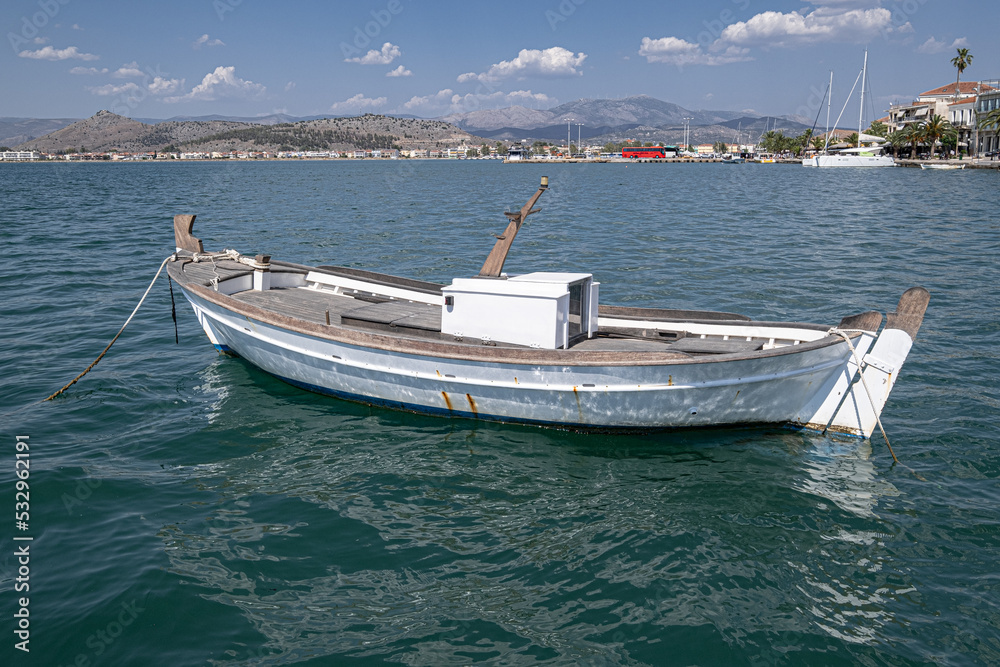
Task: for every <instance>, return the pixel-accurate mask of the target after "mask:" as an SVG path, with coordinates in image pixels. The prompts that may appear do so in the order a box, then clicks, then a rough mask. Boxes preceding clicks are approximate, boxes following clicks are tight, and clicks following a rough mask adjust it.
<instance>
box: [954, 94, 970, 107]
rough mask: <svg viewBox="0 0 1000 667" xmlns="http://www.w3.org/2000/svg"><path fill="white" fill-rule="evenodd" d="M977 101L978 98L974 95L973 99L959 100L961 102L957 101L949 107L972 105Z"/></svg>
mask: <svg viewBox="0 0 1000 667" xmlns="http://www.w3.org/2000/svg"><path fill="white" fill-rule="evenodd" d="M975 101H976V96H975V95H973V96H972V97H964V98H962V99H960V100H959V101H957V102H952V103H951V104H949V105H948V106H950V107H953V106H955V105H956V104H971V103H973V102H975Z"/></svg>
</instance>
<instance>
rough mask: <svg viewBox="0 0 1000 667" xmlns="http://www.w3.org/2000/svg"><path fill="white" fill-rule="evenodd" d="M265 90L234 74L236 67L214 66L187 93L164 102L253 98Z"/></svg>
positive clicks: (164, 99) (166, 98)
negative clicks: (211, 70)
mask: <svg viewBox="0 0 1000 667" xmlns="http://www.w3.org/2000/svg"><path fill="white" fill-rule="evenodd" d="M266 90H267V88H265V87H264V86H263V85H262V84H259V83H254V82H253V81H247V80H246V79H241V78H239V77H238V76H236V68H235V67H233V66H229V67H221V66H220V67H216V68H215V71H214V72H210V73H209V74H206V75H205V78H203V79H202V80H201V83H199V84H198V85H197V86H195V87H194V88H192V89H191V92H190V93H188V94H187V95H180V96H176V97H165V98H163V101H164V102H171V103H173V102H212V101H215V100H219V99H224V98H242V99H248V98H255V97H260V96H261V95H263V94H264V92H265V91H266Z"/></svg>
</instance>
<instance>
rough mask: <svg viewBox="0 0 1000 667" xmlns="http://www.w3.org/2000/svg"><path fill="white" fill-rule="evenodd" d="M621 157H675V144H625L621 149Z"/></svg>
mask: <svg viewBox="0 0 1000 667" xmlns="http://www.w3.org/2000/svg"><path fill="white" fill-rule="evenodd" d="M622 157H644V158H657V157H658V158H665V157H677V146H641V147H640V146H633V147H629V146H626V147H625V148H623V149H622Z"/></svg>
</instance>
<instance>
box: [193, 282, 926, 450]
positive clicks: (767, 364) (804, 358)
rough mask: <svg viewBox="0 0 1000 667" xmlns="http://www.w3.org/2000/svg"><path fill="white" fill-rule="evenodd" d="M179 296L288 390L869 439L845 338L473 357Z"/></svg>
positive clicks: (631, 424) (593, 424) (573, 422)
mask: <svg viewBox="0 0 1000 667" xmlns="http://www.w3.org/2000/svg"><path fill="white" fill-rule="evenodd" d="M184 291H185V295H186V296H187V298H188V300H189V301H190V303H191V305H192V306H193V307H194V310H195V312H196V314H197V316H198V320H199V322H200V323H201V324H202V326H203V328H204V329H205V332H206V333H207V334H208V336H209V338H210V340H211V341H212V343H213V344H214V345H215V346H216V347H217V348H218V349H220V350H222V351H225V352H229V353H234V354H237V355H239V356H240V357H243V358H245V359H246V360H247V361H248V362H250V363H251V364H253V365H255V366H257V367H259V368H261V369H262V370H264V371H266V372H268V373H270V374H272V375H274V376H276V377H278V378H280V379H282V380H284V381H286V382H289V383H291V384H294V385H297V386H300V387H303V388H305V389H309V390H312V391H316V392H319V393H323V394H329V395H332V396H337V397H340V398H346V399H350V400H356V401H361V402H365V403H369V404H375V405H381V406H386V407H392V408H397V409H405V410H412V411H416V412H425V413H431V414H444V415H451V416H458V417H469V418H475V419H486V420H493V421H503V422H522V423H534V424H545V425H555V426H561V427H566V428H583V429H612V430H618V429H621V430H629V429H640V430H649V429H659V428H678V427H698V426H719V425H736V424H767V423H775V424H777V423H787V424H792V425H798V426H802V427H807V428H814V429H820V430H822V429H826V428H830V429H832V430H835V431H839V432H845V433H851V434H856V435H861V436H864V437H868V436H870V435H871V433H872V430H873V429H874V427H875V423H876V420H875V416H874V415H875V412H874V411H873V409H872V407H871V402H870V401H869V399H868V397H867V395H866V394H864V392H863V389H862V388H861V386H860V385H859V384H857V383H856V382H854V380H855V375H856V371H857V367H856V365H855V364H854V361H853V357H852V356H851V354H850V352H849V350H848V348H847V345H846V343H844V344H833V345H827V346H822V347H818V348H816V349H812V350H809V351H803V352H794V353H787V354H775V355H773V356H762V357H760V358H755V359H740V360H733V361H721V360H720V361H712V362H704V361H703V362H690V363H671V364H665V365H644V366H629V365H595V366H576V365H538V364H532V363H495V362H477V361H471V360H465V359H446V358H441V357H432V356H423V355H414V354H401V353H398V352H394V351H389V350H383V349H376V348H370V347H363V346H358V345H351V344H345V343H343V342H339V341H335V340H327V339H324V338H322V337H318V336H314V335H307V334H304V333H300V332H296V331H290V330H288V329H284V328H281V327H277V326H274V325H272V324H269V323H267V322H264V321H261V320H255V319H253V318H251V317H247V316H246V315H244V314H240V313H237V312H233V311H231V310H229V309H227V308H225V307H222V306H220V305H219V304H218V303H213V302H211V301H209V300H206V299H202V298H200V296H199V295H196V294H192V293H191V292H190V291H188V290H184ZM890 332H891V330H887V331H886V332H883V334H882V336H881V337H880V340H881V338H885V337H886V333H890ZM897 333H899V334H902V338H903V339H905V340H904V341H900V340H897V341H895V342H894V343H893V346H892V347H893V348H894V349H895V347H899V346H900V345H902V347H905V351H903V352H902V354H901V359H905V356H906V351H908V350H909V342H910V340H909V337H908V336H907V335H906V334H905V333H904V332H897ZM889 337H890V338H892V337H893V336H889ZM897 338H898V337H897ZM873 340H874V339H873V337H872V336H870V335H867V334H865V335H862V336H861V337H860V338H856V339H855V347H856V348H857V349H858V354H859V355H862V356H863V355H864V354H865V353H867V352H868V351H869V348H870V347H871V344H872V341H873ZM883 356H886V355H884V354H883ZM896 356H900V355H896ZM901 359H898V360H897V362H896V363H895V364H894V365H892V366H890V367H888V372H885V371H884V370H883V371H881V372H879V373H878V374H877V375H878V377H873V378H872V380H871V381H870V382H869V384H870V385H871V386H874V387H876V388H877V389H878V390H879V392H881V393H884V397H882V398H881V399H880V398H879V397H875V400H876V403H877V407H876V409H877V410H878V411H879V412H881V409H882V405H884V402H885V398H887V397H888V391H889V390H890V389H891V380H892V377H893V376H894V375H895V372H896V371H898V367H899V366H901V365H902V361H901ZM869 368H871V367H869ZM883 368H885V367H883ZM866 372H867V369H866ZM873 383H874V384H873ZM845 394H846V395H847V397H846V398H847V400H844V398H845Z"/></svg>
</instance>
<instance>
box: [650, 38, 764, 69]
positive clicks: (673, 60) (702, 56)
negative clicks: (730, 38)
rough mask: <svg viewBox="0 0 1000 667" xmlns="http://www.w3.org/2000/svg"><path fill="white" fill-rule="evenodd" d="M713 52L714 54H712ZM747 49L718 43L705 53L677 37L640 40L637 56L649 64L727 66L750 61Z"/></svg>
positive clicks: (697, 45)
mask: <svg viewBox="0 0 1000 667" xmlns="http://www.w3.org/2000/svg"><path fill="white" fill-rule="evenodd" d="M713 51H714V52H713ZM748 54H749V49H745V48H741V47H738V46H725V45H721V44H719V43H718V42H716V44H713V45H712V46H711V47H709V49H708V50H707V51H705V50H703V49H702V48H701V45H700V44H692V43H691V42H688V41H685V40H683V39H678V38H677V37H661V38H660V39H650V38H649V37H643V38H642V44H641V45H640V47H639V55H640V56H644V57H645V58H646V62H650V63H669V64H671V65H678V66H683V65H727V64H729V63H737V62H743V61H746V60H752V58H751V57H750V56H749V55H748Z"/></svg>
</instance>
